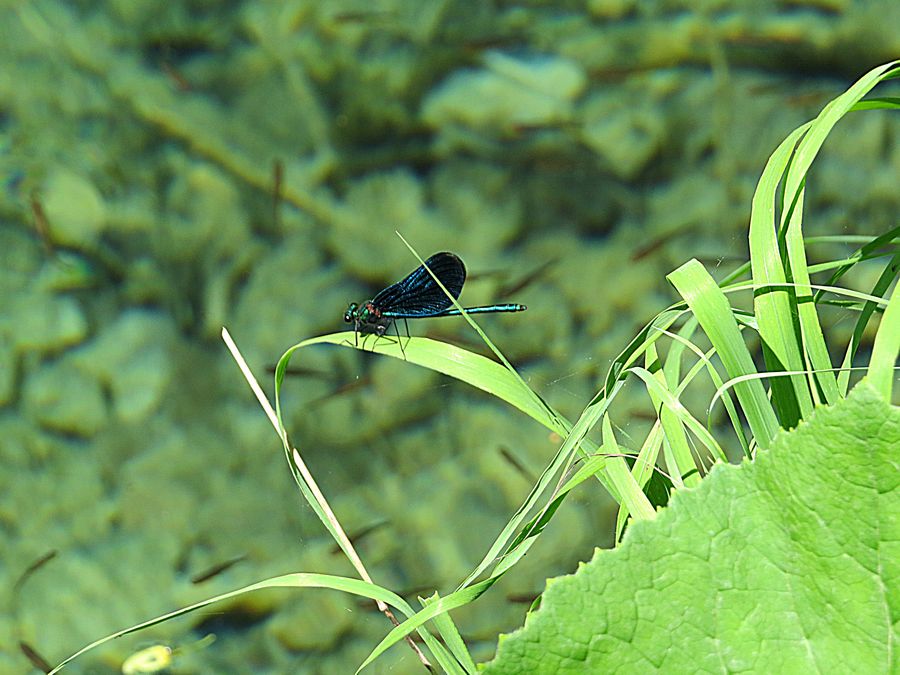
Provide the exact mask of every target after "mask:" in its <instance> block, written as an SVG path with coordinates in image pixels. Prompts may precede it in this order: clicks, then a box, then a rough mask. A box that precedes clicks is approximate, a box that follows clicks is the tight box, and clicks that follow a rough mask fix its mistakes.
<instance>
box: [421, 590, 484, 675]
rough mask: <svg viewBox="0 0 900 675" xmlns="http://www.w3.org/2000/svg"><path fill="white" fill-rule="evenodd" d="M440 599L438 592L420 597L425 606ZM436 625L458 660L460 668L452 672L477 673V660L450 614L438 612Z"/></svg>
mask: <svg viewBox="0 0 900 675" xmlns="http://www.w3.org/2000/svg"><path fill="white" fill-rule="evenodd" d="M439 600H440V596H439V595H438V594H437V593H435V594H434V595H432V596H431V597H429V598H419V601H420V602H421V603H422V605H423V606H424V607H427V606H428V605H431V604H433V603H435V602H437V601H439ZM434 627H435V628H437V630H438V633H440V635H441V637H442V638H444V644H446V645H447V649H449V650H450V653H451V654H452V655H453V656H454V658H455V660H456V662H458V668H457V669H456V670H455V671H451V672H459V673H464V674H465V675H475V673H477V672H478V667H477V666H476V665H475V661H473V660H472V655H471V654H469V650H468V649H467V648H466V643H465V642H463V639H462V636H461V635H460V634H459V629H457V627H456V624H455V623H453V619H451V618H450V614H449V613H448V612H444V613H443V614H438V615H437V616H436V617H434Z"/></svg>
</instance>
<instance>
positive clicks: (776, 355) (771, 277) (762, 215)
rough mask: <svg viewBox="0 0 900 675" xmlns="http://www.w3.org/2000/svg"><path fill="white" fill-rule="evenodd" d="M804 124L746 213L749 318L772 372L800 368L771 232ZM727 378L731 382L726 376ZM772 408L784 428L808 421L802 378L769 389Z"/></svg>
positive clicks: (778, 155)
mask: <svg viewBox="0 0 900 675" xmlns="http://www.w3.org/2000/svg"><path fill="white" fill-rule="evenodd" d="M809 125H810V123H807V124H804V125H803V126H801V127H799V128H798V129H796V130H795V131H794V132H793V133H791V134H790V135H789V136H788V137H787V138H786V139H785V140H784V141H782V143H781V144H780V145H779V146H778V148H776V150H775V152H773V153H772V155H771V156H770V157H769V160H768V162H767V163H766V167H765V169H763V173H762V176H761V177H760V179H759V183H758V184H757V186H756V192H755V193H754V194H753V201H752V206H751V210H750V267H751V272H752V276H753V283H754V284H755V285H757V286H759V287H762V288H765V289H766V290H765V291H760V292H757V293H755V295H754V313H755V315H756V320H757V323H758V325H759V335H760V338H761V339H762V341H763V349H764V353H765V355H766V363H767V364H768V367H769V370H772V371H775V370H803V368H804V363H803V359H802V357H801V355H800V346H799V336H798V335H797V334H796V332H795V327H794V322H793V319H792V317H793V315H794V298H793V293H792V291H791V290H790V289H789V288H787V287H783V285H784V284H785V282H787V281H788V278H787V274H786V273H785V269H784V261H783V260H782V256H781V250H780V246H779V242H778V233H777V232H776V229H775V222H776V221H775V217H776V207H777V205H778V186H779V184H780V183H781V179H782V176H783V175H784V172H785V170H786V169H787V166H788V164H789V163H790V161H791V156H792V154H793V152H794V147H795V146H796V145H797V142H798V141H799V140H800V138H801V137H802V136H803V134H804V133H806V131H807V129H808V128H809ZM782 288H783V290H782ZM701 323H702V322H701ZM704 329H705V327H704ZM720 353H721V352H720ZM729 375H730V376H732V377H734V374H733V373H731V372H729ZM772 404H773V405H774V407H775V410H776V411H777V413H778V419H779V420H780V421H781V424H782V425H784V426H786V427H792V426H794V425H795V424H796V422H797V420H798V419H799V418H800V417H801V416H803V417H806V416H808V415H809V413H811V412H812V397H811V395H810V392H809V388H808V387H807V385H806V381H805V379H804V378H803V377H799V376H798V377H794V378H791V379H790V380H789V381H785V380H782V379H781V378H779V379H777V380H775V381H774V382H773V384H772ZM755 434H756V431H755V430H754V435H755ZM758 440H759V441H760V444H762V445H764V447H768V446H767V444H763V443H762V439H761V438H759V437H758Z"/></svg>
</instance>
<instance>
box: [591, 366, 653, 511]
mask: <svg viewBox="0 0 900 675" xmlns="http://www.w3.org/2000/svg"><path fill="white" fill-rule="evenodd" d="M644 372H648V371H644ZM651 377H652V376H651ZM602 426H603V445H602V446H601V448H600V452H602V453H603V454H604V455H606V457H607V465H606V467H607V469H606V470H607V474H608V475H609V477H610V479H611V480H612V481H613V483H614V484H615V486H616V489H617V490H618V492H619V496H620V498H621V501H620V502H619V503H620V504H621V505H622V506H624V507H625V508H626V509H628V513H630V514H631V515H632V516H633V517H634V518H635V519H636V520H650V519H652V518H655V517H656V509H654V508H653V504H651V503H650V500H649V499H647V495H645V494H644V491H643V490H642V489H641V486H640V485H638V482H637V481H636V480H635V479H634V476H632V475H631V469H630V467H629V466H628V464H627V463H626V462H625V459H624V458H623V457H621V454H622V449H621V448H620V447H619V444H618V442H617V441H616V437H615V435H614V434H613V430H612V423H611V422H610V419H609V415H604V416H603V422H602Z"/></svg>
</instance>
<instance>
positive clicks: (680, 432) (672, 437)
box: [647, 319, 700, 487]
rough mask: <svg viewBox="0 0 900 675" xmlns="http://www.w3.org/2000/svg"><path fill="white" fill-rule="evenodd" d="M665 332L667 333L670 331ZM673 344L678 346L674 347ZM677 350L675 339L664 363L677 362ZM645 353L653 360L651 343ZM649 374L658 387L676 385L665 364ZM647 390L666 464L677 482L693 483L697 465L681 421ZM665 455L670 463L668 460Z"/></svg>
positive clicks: (698, 478) (678, 354) (670, 371)
mask: <svg viewBox="0 0 900 675" xmlns="http://www.w3.org/2000/svg"><path fill="white" fill-rule="evenodd" d="M690 323H693V324H694V325H696V322H695V321H694V320H693V319H692V320H691V322H690ZM667 334H669V335H671V334H670V333H667ZM676 345H677V347H678V348H677V350H676ZM681 351H682V349H681V345H680V344H679V343H675V345H673V351H670V353H669V358H668V359H667V360H666V366H668V365H669V362H670V361H672V362H675V363H677V362H678V361H679V360H680V359H679V357H680V354H681ZM647 355H648V356H651V355H652V356H653V360H654V361H655V360H656V347H655V346H651V347H650V349H648V350H647ZM648 361H649V359H648ZM650 365H651V363H648V370H650V371H651V372H652V368H650V367H649V366H650ZM653 376H654V377H655V378H656V380H657V381H658V382H659V385H660V386H661V387H665V388H667V389H669V391H672V390H673V389H674V388H677V386H678V380H677V373H675V372H674V370H673V368H672V367H669V368H668V372H667V369H666V368H663V369H661V370H658V371H657V372H655V373H653ZM670 378H671V379H670ZM673 382H674V383H675V384H674V386H673V384H672V383H673ZM647 393H648V394H649V395H650V400H651V401H652V402H653V409H654V410H655V411H656V414H657V415H658V416H659V421H660V424H661V425H662V429H663V436H664V439H665V440H664V443H666V444H667V445H668V452H667V463H666V466H667V467H668V468H669V471H670V472H671V473H672V474H673V475H677V476H678V482H679V484H682V485H684V486H687V487H691V486H693V485H696V484H697V483H698V482H699V481H700V476H699V474H697V472H696V471H694V469H696V468H697V467H696V465H695V464H694V456H693V455H692V454H691V446H690V444H689V443H688V439H687V434H686V433H685V430H684V424H683V423H682V421H681V419H680V418H679V417H678V415H676V414H675V413H674V412H673V411H672V409H671V408H669V406H667V405H665V403H664V402H663V400H662V399H661V398H660V397H659V396H658V395H657V393H656V390H655V389H652V388H649V387H648V388H647ZM669 459H670V460H671V462H673V463H671V462H669V461H668V460H669ZM684 476H687V480H684V478H683V477H684Z"/></svg>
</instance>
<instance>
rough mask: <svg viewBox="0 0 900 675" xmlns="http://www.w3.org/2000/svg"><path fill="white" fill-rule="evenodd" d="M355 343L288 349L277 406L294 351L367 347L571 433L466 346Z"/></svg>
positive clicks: (418, 341)
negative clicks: (447, 377) (437, 374)
mask: <svg viewBox="0 0 900 675" xmlns="http://www.w3.org/2000/svg"><path fill="white" fill-rule="evenodd" d="M353 340H354V334H353V332H352V331H347V332H342V333H331V334H329V335H321V336H319V337H314V338H310V339H308V340H304V341H303V342H299V343H297V344H296V345H294V346H293V347H291V348H290V349H288V350H287V351H286V352H285V353H284V355H283V356H282V357H281V359H280V360H279V361H278V365H277V366H276V379H275V401H276V403H278V401H279V400H280V393H281V384H282V381H283V378H284V371H285V369H286V368H287V365H288V363H289V362H290V359H291V356H292V355H293V354H294V352H296V351H297V350H298V349H301V348H303V347H309V346H311V345H317V344H333V345H338V346H343V347H350V348H351V349H357V348H358V349H362V348H364V349H365V351H370V352H373V353H376V354H383V355H386V356H392V357H394V358H397V359H401V360H405V361H407V362H409V363H413V364H415V365H417V366H422V367H424V368H428V369H430V370H434V371H436V372H439V373H443V374H444V375H449V376H450V377H453V378H455V379H457V380H460V381H462V382H465V383H467V384H470V385H472V386H473V387H476V388H477V389H481V390H482V391H485V392H487V393H489V394H491V395H493V396H496V397H497V398H499V399H500V400H502V401H505V402H506V403H509V404H510V405H511V406H513V407H514V408H518V409H519V410H520V411H521V412H523V413H525V414H526V415H528V416H529V417H531V418H532V419H534V420H536V421H538V422H539V423H541V424H542V425H544V426H545V427H547V428H548V429H550V430H551V431H555V432H556V433H558V434H559V435H560V436H565V435H566V434H567V433H568V428H567V427H566V425H565V423H564V422H561V421H560V420H561V418H560V417H559V415H557V414H556V413H555V411H552V410H549V409H548V407H547V406H546V404H544V403H543V402H539V401H536V400H535V399H534V397H533V396H531V395H530V393H529V392H531V390H530V389H529V388H528V387H525V388H524V389H523V387H522V386H521V383H520V381H519V380H518V379H517V377H516V376H515V375H514V374H512V373H510V371H509V370H507V369H506V368H504V367H503V366H502V365H501V364H499V363H497V362H496V361H492V360H491V359H489V358H487V357H484V356H481V355H480V354H476V353H474V352H470V351H468V350H466V349H463V348H462V347H456V346H454V345H450V344H447V343H446V342H439V341H437V340H431V339H429V338H423V337H411V338H408V339H407V338H403V349H402V350H401V349H400V344H399V343H397V342H390V341H388V340H386V339H381V340H378V341H377V342H376V341H375V340H369V341H368V343H367V344H365V345H362V346H360V347H354V344H353ZM278 409H279V408H278V406H276V411H277V410H278Z"/></svg>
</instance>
